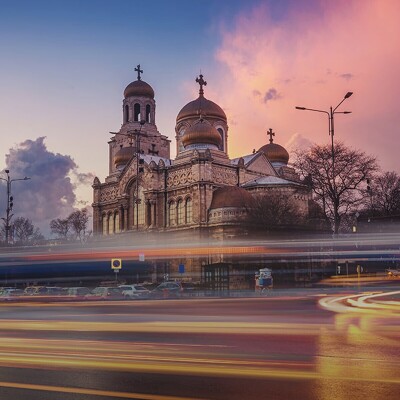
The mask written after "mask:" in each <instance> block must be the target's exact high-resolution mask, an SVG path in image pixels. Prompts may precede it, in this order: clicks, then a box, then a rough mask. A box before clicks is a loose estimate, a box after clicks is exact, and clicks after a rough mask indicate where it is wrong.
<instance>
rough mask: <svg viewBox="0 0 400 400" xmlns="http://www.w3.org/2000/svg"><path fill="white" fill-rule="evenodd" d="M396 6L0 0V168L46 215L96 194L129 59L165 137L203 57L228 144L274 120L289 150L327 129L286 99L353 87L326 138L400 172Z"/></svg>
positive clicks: (319, 1)
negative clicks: (148, 89)
mask: <svg viewBox="0 0 400 400" xmlns="http://www.w3.org/2000/svg"><path fill="white" fill-rule="evenodd" d="M399 15H400V1H398V0H335V1H327V0H325V1H324V0H280V1H277V0H264V1H260V0H258V1H256V0H203V1H187V0H182V1H180V0H169V1H167V0H165V1H161V0H152V1H151V2H146V1H136V0H130V1H128V0H119V1H108V0H107V1H106V0H104V1H103V0H99V1H94V0H93V1H90V0H86V1H83V0H79V1H75V0H70V1H58V0H48V1H44V0H36V1H24V0H21V1H18V2H11V1H4V0H0V56H1V62H0V82H1V85H0V89H1V91H0V132H1V143H0V170H3V169H4V168H7V167H8V168H9V169H10V171H11V176H12V178H20V177H23V176H29V177H31V178H32V179H31V180H30V181H26V182H25V181H24V182H15V183H14V184H13V192H14V193H15V195H16V201H15V213H16V215H17V214H22V213H24V215H27V216H28V217H30V218H31V219H32V220H33V221H34V222H36V223H37V224H39V225H40V223H41V224H43V223H44V222H43V221H45V222H46V224H47V225H48V221H49V220H51V219H53V218H56V217H64V216H66V215H67V214H68V213H70V212H71V211H72V209H73V207H82V206H83V205H84V204H87V205H89V204H90V203H91V201H92V194H91V187H90V185H91V183H92V181H93V177H94V176H98V177H99V179H100V180H101V181H104V178H105V177H106V176H107V174H108V145H107V141H108V140H109V138H110V134H109V132H110V131H117V130H118V129H119V128H120V126H121V123H122V99H123V91H124V89H125V87H126V86H127V85H128V84H129V83H130V82H131V81H133V80H135V79H136V74H135V72H134V68H135V66H136V65H137V64H140V65H141V67H142V68H143V70H144V73H143V76H142V77H143V80H145V81H146V82H147V83H149V84H150V85H151V86H152V87H153V88H154V90H155V99H156V104H157V110H156V124H157V127H158V130H159V131H160V132H161V133H162V134H165V135H167V136H168V137H169V138H170V139H171V141H172V142H171V149H173V151H174V150H175V139H174V137H175V132H174V127H175V119H176V116H177V114H178V112H179V110H180V109H181V108H182V107H183V106H184V105H185V104H186V103H188V102H189V101H191V100H193V99H195V98H196V97H197V93H198V86H197V85H196V83H195V78H196V76H197V75H198V74H199V73H200V71H201V72H202V73H203V75H204V78H205V80H206V81H207V82H208V84H207V86H206V88H205V96H206V97H207V98H208V99H210V100H213V101H214V102H216V103H217V104H219V105H220V106H221V107H222V108H223V109H224V111H225V112H226V114H227V117H228V124H229V133H228V135H229V139H228V140H229V143H228V152H229V156H230V157H231V158H234V157H238V156H240V155H245V154H250V153H251V152H252V150H253V149H258V148H260V147H261V146H262V145H263V144H265V143H266V142H267V136H266V131H267V130H268V129H269V128H272V129H273V130H274V131H275V132H276V136H275V142H277V143H279V144H281V145H284V146H287V148H288V150H291V149H294V148H297V147H298V146H304V145H307V144H310V143H318V144H326V143H330V137H329V135H328V117H327V116H326V115H324V114H322V113H321V114H320V113H315V112H308V111H299V110H296V109H295V106H304V107H308V108H315V109H320V110H329V107H330V106H333V107H335V106H336V105H337V104H338V103H339V102H340V101H341V100H342V98H343V96H344V95H345V93H346V92H348V91H352V92H354V94H353V96H352V97H350V98H349V99H347V100H346V101H345V102H344V103H343V104H342V105H341V107H340V109H338V111H352V113H351V114H347V115H344V114H338V115H336V116H335V140H340V141H343V142H344V143H345V144H346V145H348V146H349V147H354V148H357V149H360V150H362V151H365V152H366V153H368V154H370V155H374V156H376V157H377V158H378V161H379V164H380V166H381V167H382V169H383V170H384V171H396V172H397V173H400V162H399V161H398V159H399V156H398V153H399V149H400V145H399V138H398V134H399V126H400V112H399V111H400V110H399V104H400V90H399V89H400V77H399V76H400V72H399V71H400V51H399V50H400V24H399V22H398V21H399ZM171 156H172V157H175V154H174V152H173V153H172V154H171ZM1 176H2V177H3V178H4V177H5V174H4V173H3V174H2V175H1ZM3 188H4V185H3V187H2V191H1V192H0V214H1V215H2V214H3V211H2V210H5V208H6V203H5V200H6V196H5V191H4V190H3ZM39 222H40V223H39Z"/></svg>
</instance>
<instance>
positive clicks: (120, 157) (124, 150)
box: [114, 146, 136, 168]
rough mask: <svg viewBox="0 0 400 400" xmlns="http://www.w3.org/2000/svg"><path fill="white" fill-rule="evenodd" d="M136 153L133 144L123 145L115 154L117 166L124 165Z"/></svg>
mask: <svg viewBox="0 0 400 400" xmlns="http://www.w3.org/2000/svg"><path fill="white" fill-rule="evenodd" d="M135 154H136V151H135V149H134V148H133V147H132V146H128V147H121V148H120V149H119V150H118V151H117V153H116V154H115V156H114V164H115V167H116V168H121V167H124V166H125V165H126V164H128V162H129V161H130V159H131V158H132V157H133V156H134V155H135Z"/></svg>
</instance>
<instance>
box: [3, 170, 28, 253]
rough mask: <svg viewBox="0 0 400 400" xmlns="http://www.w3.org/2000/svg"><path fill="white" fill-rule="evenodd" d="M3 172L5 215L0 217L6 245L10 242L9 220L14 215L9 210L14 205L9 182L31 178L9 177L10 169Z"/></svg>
mask: <svg viewBox="0 0 400 400" xmlns="http://www.w3.org/2000/svg"><path fill="white" fill-rule="evenodd" d="M4 172H5V173H6V174H7V178H1V177H0V179H1V180H2V181H5V182H6V183H7V208H6V217H5V218H4V217H2V218H1V219H2V220H3V221H4V223H5V231H6V245H7V246H8V245H9V244H10V229H11V225H10V221H11V218H12V217H13V215H14V214H11V211H12V209H13V207H14V197H13V196H12V193H11V184H12V182H16V181H27V180H29V179H31V178H28V177H27V176H25V178H18V179H11V178H10V170H9V169H5V170H4Z"/></svg>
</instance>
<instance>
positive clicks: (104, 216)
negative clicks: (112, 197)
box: [102, 215, 108, 236]
mask: <svg viewBox="0 0 400 400" xmlns="http://www.w3.org/2000/svg"><path fill="white" fill-rule="evenodd" d="M102 225H103V235H104V236H105V235H107V234H108V220H107V215H103V221H102Z"/></svg>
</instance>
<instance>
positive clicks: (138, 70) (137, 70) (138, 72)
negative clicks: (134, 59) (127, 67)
mask: <svg viewBox="0 0 400 400" xmlns="http://www.w3.org/2000/svg"><path fill="white" fill-rule="evenodd" d="M135 71H136V72H137V79H138V81H140V80H141V77H140V74H143V70H142V69H140V64H138V65H137V67H136V68H135Z"/></svg>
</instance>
